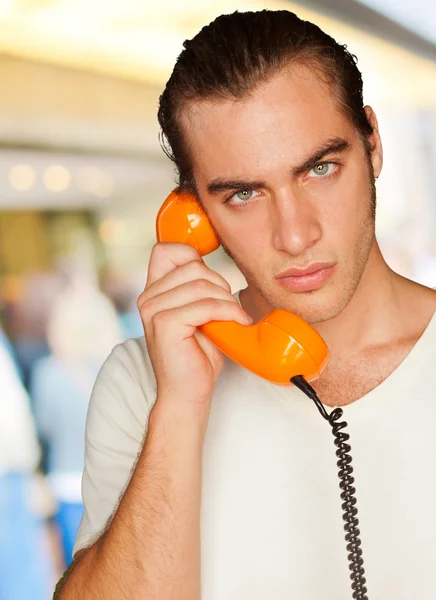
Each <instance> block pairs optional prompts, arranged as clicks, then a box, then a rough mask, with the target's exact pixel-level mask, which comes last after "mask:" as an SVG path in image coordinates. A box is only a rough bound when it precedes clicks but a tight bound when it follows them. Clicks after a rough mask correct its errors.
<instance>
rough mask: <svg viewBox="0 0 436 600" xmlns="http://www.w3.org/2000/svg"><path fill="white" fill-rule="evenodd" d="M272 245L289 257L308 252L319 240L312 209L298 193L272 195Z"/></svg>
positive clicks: (315, 214) (297, 191)
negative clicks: (273, 198)
mask: <svg viewBox="0 0 436 600" xmlns="http://www.w3.org/2000/svg"><path fill="white" fill-rule="evenodd" d="M273 206H274V208H273V210H274V211H275V214H274V217H273V222H274V228H273V236H274V237H273V245H274V247H275V248H276V249H277V250H284V251H285V252H287V253H288V254H290V255H292V256H299V255H301V254H304V253H305V252H306V251H307V250H310V249H311V248H312V247H313V246H315V245H316V243H317V242H318V241H319V240H320V238H321V233H322V232H321V224H320V222H319V218H318V215H317V211H316V207H314V206H313V203H312V202H311V201H310V198H309V197H308V195H307V194H305V193H304V191H302V190H294V189H286V190H282V191H280V192H279V193H277V194H276V197H275V203H274V204H273Z"/></svg>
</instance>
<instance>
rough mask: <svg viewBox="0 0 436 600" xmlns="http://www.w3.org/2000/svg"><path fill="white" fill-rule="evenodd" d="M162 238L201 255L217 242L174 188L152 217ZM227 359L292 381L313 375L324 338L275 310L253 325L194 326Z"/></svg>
mask: <svg viewBox="0 0 436 600" xmlns="http://www.w3.org/2000/svg"><path fill="white" fill-rule="evenodd" d="M156 234H157V239H158V241H160V242H178V243H182V244H189V245H190V246H194V248H196V249H197V250H198V252H199V254H200V255H201V256H204V255H205V254H209V253H210V252H213V251H214V250H216V249H217V248H218V247H219V241H218V239H217V237H216V235H215V232H214V230H213V228H212V226H211V224H210V222H209V219H208V218H207V215H206V214H205V213H204V211H203V210H202V208H201V207H200V205H199V204H198V202H197V201H196V200H195V198H194V197H193V196H191V195H190V194H182V193H179V192H178V191H177V190H174V191H173V192H172V193H171V194H170V195H169V196H168V198H167V199H166V200H165V202H164V203H163V205H162V207H161V208H160V210H159V213H158V216H157V220H156ZM198 329H199V330H200V331H201V333H203V334H204V335H205V336H206V337H207V338H208V339H209V340H210V341H211V342H212V343H213V344H215V345H216V346H217V347H218V348H219V349H220V350H221V351H222V352H224V354H226V355H227V356H228V357H229V358H231V359H232V360H234V361H235V362H237V363H238V364H240V365H242V366H243V367H245V368H246V369H248V370H250V371H252V372H253V373H256V375H259V376H260V377H263V378H264V379H268V380H269V381H271V382H273V383H277V384H288V385H292V383H291V381H290V379H291V377H294V376H296V375H303V376H304V378H305V379H306V380H307V381H313V380H314V379H317V378H318V377H319V376H320V375H321V373H322V371H323V369H324V368H325V366H326V365H327V362H328V359H329V352H328V348H327V345H326V343H325V342H324V340H323V339H322V337H321V336H320V335H319V334H318V332H317V331H315V329H313V327H311V326H310V325H309V324H308V323H306V321H304V320H303V319H302V318H301V317H298V316H297V315H294V314H293V313H291V312H288V311H286V310H281V309H276V310H273V311H272V312H270V313H269V314H268V315H267V316H266V317H264V318H263V319H262V320H261V321H259V322H258V323H256V324H255V325H247V326H245V325H241V324H240V323H236V322H235V321H211V322H210V323H206V324H204V325H202V326H201V327H199V328H198Z"/></svg>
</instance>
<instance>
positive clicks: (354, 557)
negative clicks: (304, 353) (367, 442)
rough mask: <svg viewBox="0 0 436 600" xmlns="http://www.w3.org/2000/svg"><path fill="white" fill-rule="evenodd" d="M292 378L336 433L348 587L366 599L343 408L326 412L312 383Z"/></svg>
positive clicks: (300, 376)
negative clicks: (348, 572)
mask: <svg viewBox="0 0 436 600" xmlns="http://www.w3.org/2000/svg"><path fill="white" fill-rule="evenodd" d="M291 382H292V383H293V384H294V385H295V386H296V387H298V388H299V389H300V390H301V391H302V392H304V394H306V396H308V397H309V398H311V399H312V400H313V401H314V402H315V404H316V406H317V408H318V410H319V412H320V413H321V415H322V416H323V417H324V419H326V421H328V422H329V423H330V425H331V426H332V431H333V435H334V437H335V445H336V446H337V448H338V449H337V450H336V456H337V457H338V458H339V460H338V462H337V465H338V467H339V473H338V474H339V479H340V484H339V486H340V488H341V490H342V493H341V498H342V500H343V501H344V502H343V503H342V510H343V519H344V521H345V525H344V529H345V532H346V533H345V540H346V542H348V543H347V550H348V553H349V554H348V562H349V569H350V578H351V582H352V583H351V587H352V590H353V598H354V599H355V600H368V596H367V595H366V592H367V589H366V586H365V584H366V579H365V569H364V568H363V558H362V548H361V541H360V538H359V535H360V530H359V528H358V527H357V526H358V524H359V520H358V519H357V506H356V502H357V501H356V497H355V495H354V493H355V491H356V490H355V488H354V487H353V485H352V484H353V483H354V478H353V477H352V473H353V467H352V466H351V460H352V459H351V455H350V450H351V446H350V445H349V444H347V443H346V442H347V440H349V439H350V436H349V435H348V433H345V432H344V431H342V429H344V428H345V427H346V426H347V423H346V421H340V422H338V421H339V419H340V418H341V417H342V415H343V414H344V413H343V410H342V409H341V408H335V409H334V410H332V412H331V413H330V414H328V413H327V411H326V409H325V407H324V405H323V404H322V403H321V401H320V399H319V398H318V396H317V394H316V392H315V390H314V389H313V387H312V386H311V385H310V384H309V383H308V382H307V381H306V380H305V379H304V377H303V376H302V375H296V376H295V377H292V378H291Z"/></svg>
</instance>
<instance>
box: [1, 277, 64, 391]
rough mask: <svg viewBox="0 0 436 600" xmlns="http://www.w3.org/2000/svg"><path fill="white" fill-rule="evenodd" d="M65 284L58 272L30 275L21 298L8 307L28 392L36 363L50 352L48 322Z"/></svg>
mask: <svg viewBox="0 0 436 600" xmlns="http://www.w3.org/2000/svg"><path fill="white" fill-rule="evenodd" d="M64 285H65V283H64V280H63V278H62V276H61V274H60V273H57V272H55V271H47V272H34V273H30V274H28V275H25V276H23V281H22V292H21V294H20V296H19V297H18V298H17V299H16V300H15V301H14V302H11V303H9V305H8V307H7V318H8V332H10V334H11V339H12V340H13V344H14V349H15V354H16V358H17V361H18V363H19V365H20V368H21V371H22V374H23V381H24V385H25V387H26V388H27V389H28V387H29V379H30V373H31V371H32V368H33V365H34V363H35V362H36V361H37V360H38V359H39V358H41V357H43V356H47V355H48V353H49V347H48V344H47V339H46V330H47V320H48V316H49V314H50V311H51V307H52V305H53V302H54V301H55V299H56V296H57V294H58V293H60V291H61V289H62V287H63V286H64Z"/></svg>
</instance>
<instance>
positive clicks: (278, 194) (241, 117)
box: [182, 66, 379, 323]
mask: <svg viewBox="0 0 436 600" xmlns="http://www.w3.org/2000/svg"><path fill="white" fill-rule="evenodd" d="M182 125H183V129H184V131H185V135H187V136H188V143H189V146H190V149H191V157H192V161H193V171H194V177H195V182H196V186H197V190H198V193H199V196H200V198H201V201H202V203H203V206H204V208H205V209H206V211H207V213H208V215H209V218H210V220H211V222H212V223H213V226H214V228H215V230H216V232H217V234H218V236H219V238H220V240H221V242H222V245H223V246H224V247H225V249H226V251H227V253H228V254H230V256H231V257H232V258H233V260H234V261H235V263H236V265H237V266H238V268H239V269H240V270H241V272H242V273H243V275H244V276H245V278H246V279H247V282H248V284H249V287H250V290H251V293H252V294H253V299H254V301H255V302H257V304H258V306H261V307H263V308H268V309H269V308H270V307H274V308H283V309H287V310H290V311H292V312H295V313H297V314H298V315H300V316H301V317H303V318H304V319H306V320H307V321H309V322H311V323H315V322H320V321H325V320H328V319H332V318H333V317H335V316H337V315H338V314H339V313H340V312H341V311H342V310H343V309H344V308H345V307H346V306H347V304H348V303H349V301H350V300H351V298H352V297H353V295H354V293H355V291H356V289H357V287H358V285H359V282H360V280H361V277H362V274H363V272H364V269H365V266H366V264H367V261H368V258H369V256H370V252H371V249H372V247H373V244H374V239H375V238H374V216H373V213H374V198H373V188H372V173H371V171H372V169H371V165H370V163H369V162H368V158H367V156H366V153H365V148H364V146H363V143H362V141H361V139H360V138H359V136H358V134H357V132H356V131H355V129H354V127H353V125H352V124H351V123H350V122H349V120H348V119H347V118H346V116H345V115H344V114H343V112H341V110H340V107H339V105H338V100H337V99H336V97H335V95H334V94H333V93H332V90H331V88H330V87H329V86H328V85H326V84H325V83H324V82H323V81H322V80H320V79H319V75H318V74H317V72H316V71H313V70H310V69H309V68H307V67H303V66H302V67H298V68H297V67H294V68H292V71H291V73H288V72H282V73H281V74H279V75H277V76H276V77H274V78H273V79H271V80H270V81H268V82H267V83H265V84H263V85H262V86H260V87H259V88H258V89H257V90H256V91H255V92H254V93H253V94H252V95H251V97H249V98H245V99H243V100H238V101H230V100H228V101H227V100H215V101H202V102H199V103H195V105H191V106H190V107H189V109H188V110H186V111H185V112H184V114H183V115H182ZM324 151H325V152H324ZM323 152H324V153H323ZM374 166H375V167H376V168H375V171H377V173H376V174H378V170H379V165H378V164H376V165H374ZM319 262H321V263H327V264H328V265H332V267H331V268H329V269H327V270H324V271H320V272H319V273H318V277H315V283H313V282H312V283H311V281H309V283H307V282H306V284H305V282H304V281H303V280H302V279H295V278H283V277H279V276H280V275H282V274H283V272H284V271H287V270H288V269H291V268H297V269H301V270H307V268H308V267H313V266H314V263H319ZM315 266H316V267H317V266H318V265H315Z"/></svg>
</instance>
